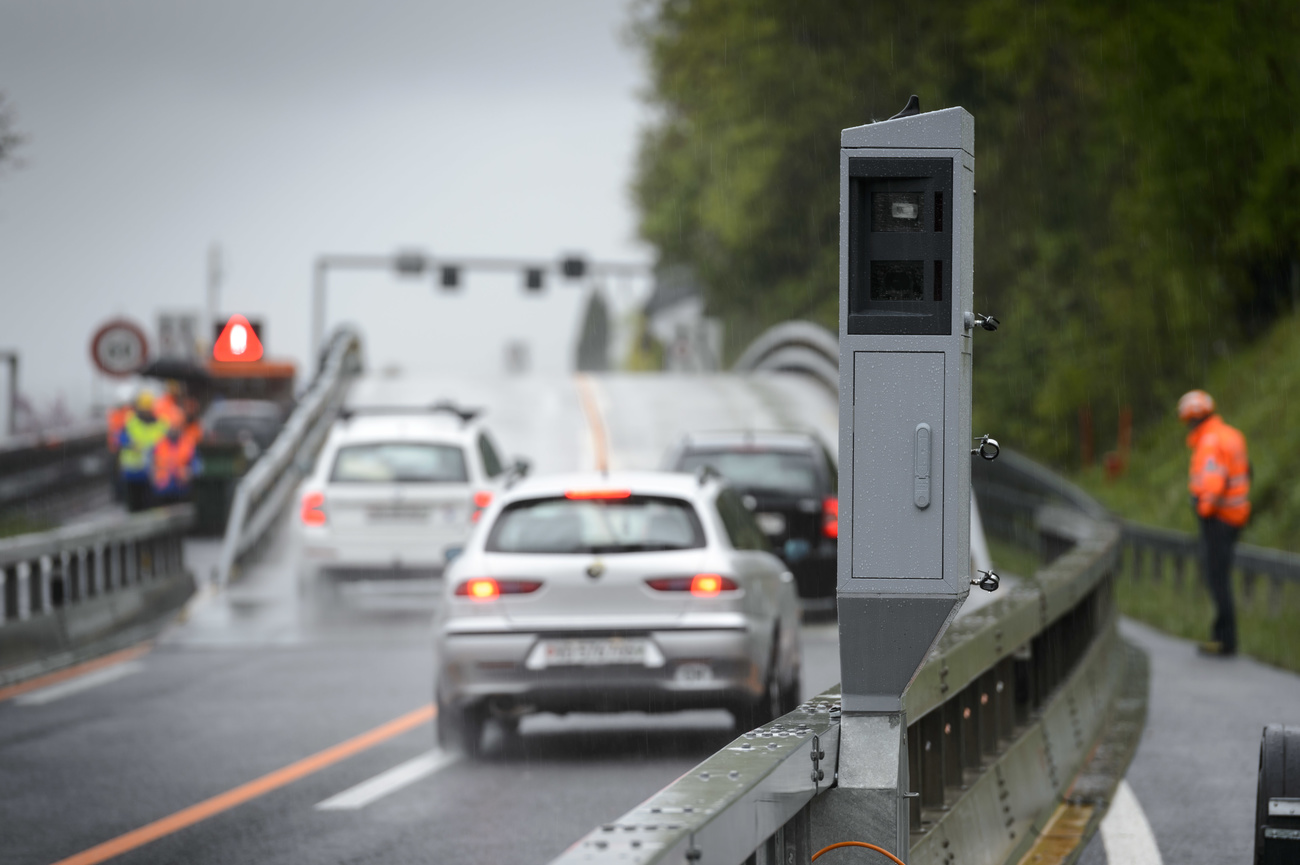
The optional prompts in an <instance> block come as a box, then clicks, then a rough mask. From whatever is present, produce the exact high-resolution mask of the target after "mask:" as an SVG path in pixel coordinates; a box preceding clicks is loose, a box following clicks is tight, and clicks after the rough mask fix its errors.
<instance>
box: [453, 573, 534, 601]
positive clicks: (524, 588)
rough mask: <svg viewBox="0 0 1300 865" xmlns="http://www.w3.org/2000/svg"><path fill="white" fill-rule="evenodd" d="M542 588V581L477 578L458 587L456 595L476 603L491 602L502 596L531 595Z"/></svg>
mask: <svg viewBox="0 0 1300 865" xmlns="http://www.w3.org/2000/svg"><path fill="white" fill-rule="evenodd" d="M541 587H542V581H541V580H494V579H493V578H492V577H475V578H474V579H472V580H465V581H464V582H463V583H461V584H460V585H458V586H456V594H457V595H458V596H460V597H462V598H471V599H473V600H475V601H491V600H493V599H494V598H499V597H500V596H501V595H531V594H532V593H533V592H535V591H537V590H538V589H540V588H541Z"/></svg>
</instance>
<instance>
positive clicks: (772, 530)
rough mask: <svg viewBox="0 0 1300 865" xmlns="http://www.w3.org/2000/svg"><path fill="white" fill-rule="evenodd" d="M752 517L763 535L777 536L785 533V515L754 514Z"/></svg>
mask: <svg viewBox="0 0 1300 865" xmlns="http://www.w3.org/2000/svg"><path fill="white" fill-rule="evenodd" d="M754 517H755V518H756V519H757V520H758V527H759V528H760V529H762V530H763V534H765V535H779V534H781V532H783V531H785V514H754Z"/></svg>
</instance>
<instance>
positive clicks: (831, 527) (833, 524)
mask: <svg viewBox="0 0 1300 865" xmlns="http://www.w3.org/2000/svg"><path fill="white" fill-rule="evenodd" d="M822 534H823V535H825V536H826V537H828V538H838V537H839V536H840V500H839V498H837V497H836V496H830V497H829V498H827V499H826V500H825V501H823V502H822Z"/></svg>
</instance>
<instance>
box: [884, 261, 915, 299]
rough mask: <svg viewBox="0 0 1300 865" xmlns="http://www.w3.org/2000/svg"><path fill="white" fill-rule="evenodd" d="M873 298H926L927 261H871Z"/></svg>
mask: <svg viewBox="0 0 1300 865" xmlns="http://www.w3.org/2000/svg"><path fill="white" fill-rule="evenodd" d="M871 299H872V300H925V262H923V261H873V262H871Z"/></svg>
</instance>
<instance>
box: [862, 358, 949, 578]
mask: <svg viewBox="0 0 1300 865" xmlns="http://www.w3.org/2000/svg"><path fill="white" fill-rule="evenodd" d="M943 408H944V355H943V353H942V352H878V351H859V352H854V355H853V416H854V417H853V426H854V438H853V576H854V577H855V578H859V579H934V580H939V579H943V458H944V451H945V448H944V423H943V420H944V418H943Z"/></svg>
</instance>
